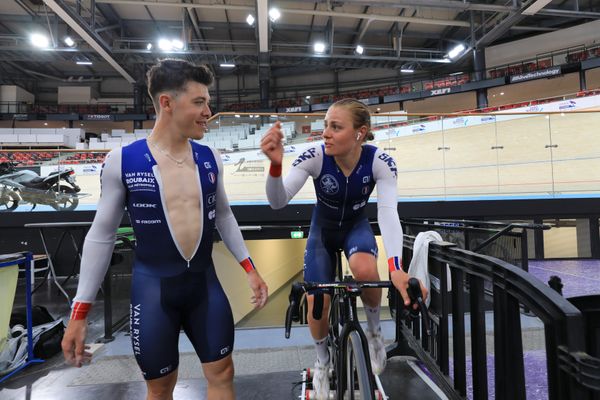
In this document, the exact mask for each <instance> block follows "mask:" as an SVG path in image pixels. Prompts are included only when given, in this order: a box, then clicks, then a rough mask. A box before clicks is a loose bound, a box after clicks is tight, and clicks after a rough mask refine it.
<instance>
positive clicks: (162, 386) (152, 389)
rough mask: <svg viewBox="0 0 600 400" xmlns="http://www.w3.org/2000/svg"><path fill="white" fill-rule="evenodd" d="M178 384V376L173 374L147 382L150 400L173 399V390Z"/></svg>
mask: <svg viewBox="0 0 600 400" xmlns="http://www.w3.org/2000/svg"><path fill="white" fill-rule="evenodd" d="M176 383H177V374H175V373H171V374H170V375H167V376H165V377H162V378H158V379H154V380H151V381H147V382H146V385H147V387H148V399H149V400H163V399H172V398H173V397H172V396H173V390H174V389H175V384H176Z"/></svg>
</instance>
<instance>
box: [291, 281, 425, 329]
mask: <svg viewBox="0 0 600 400" xmlns="http://www.w3.org/2000/svg"><path fill="white" fill-rule="evenodd" d="M392 287H393V285H392V282H390V281H353V280H351V281H343V282H331V283H319V282H294V283H293V284H292V289H291V291H290V296H289V302H290V305H289V306H288V309H287V311H286V313H285V338H286V339H289V338H290V330H291V328H292V321H296V322H297V321H299V320H300V310H299V305H300V298H301V296H302V294H303V293H305V292H308V291H309V290H314V289H334V290H335V289H337V290H341V291H342V293H344V292H346V293H352V294H359V293H360V291H361V290H362V289H374V288H388V289H389V288H392ZM408 295H409V297H410V299H411V302H410V305H409V306H408V307H407V306H405V311H406V309H407V308H408V310H409V311H408V312H409V313H410V314H411V316H413V317H416V316H417V315H418V314H419V311H420V312H421V315H422V316H423V321H424V323H425V326H426V333H427V335H430V334H431V330H430V328H429V318H428V315H427V306H425V302H424V301H423V297H422V295H421V285H420V283H419V280H418V279H416V278H410V279H409V280H408ZM414 304H417V305H418V308H417V309H416V310H415V309H414V308H413V305H414ZM413 312H414V313H413Z"/></svg>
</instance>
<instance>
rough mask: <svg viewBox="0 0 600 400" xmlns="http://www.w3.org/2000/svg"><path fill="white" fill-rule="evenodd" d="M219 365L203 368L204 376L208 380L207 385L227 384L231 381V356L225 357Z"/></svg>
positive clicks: (232, 371) (232, 370) (232, 369)
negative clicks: (207, 368) (208, 368)
mask: <svg viewBox="0 0 600 400" xmlns="http://www.w3.org/2000/svg"><path fill="white" fill-rule="evenodd" d="M220 364H221V365H218V367H217V368H210V370H206V369H205V370H204V377H205V378H206V380H207V381H208V384H209V385H212V386H228V385H231V384H232V382H233V373H234V368H233V361H232V360H231V357H227V359H226V360H224V361H223V362H222V363H220Z"/></svg>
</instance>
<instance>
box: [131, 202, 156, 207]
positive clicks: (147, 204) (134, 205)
mask: <svg viewBox="0 0 600 400" xmlns="http://www.w3.org/2000/svg"><path fill="white" fill-rule="evenodd" d="M133 207H134V208H156V204H152V203H133Z"/></svg>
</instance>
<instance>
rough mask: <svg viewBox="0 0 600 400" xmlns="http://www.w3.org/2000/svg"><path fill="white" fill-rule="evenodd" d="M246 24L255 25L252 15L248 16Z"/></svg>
mask: <svg viewBox="0 0 600 400" xmlns="http://www.w3.org/2000/svg"><path fill="white" fill-rule="evenodd" d="M246 22H247V23H248V25H250V26H252V25H254V17H253V16H252V14H248V16H247V17H246Z"/></svg>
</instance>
